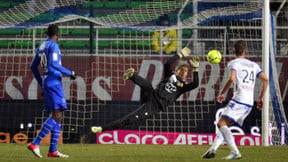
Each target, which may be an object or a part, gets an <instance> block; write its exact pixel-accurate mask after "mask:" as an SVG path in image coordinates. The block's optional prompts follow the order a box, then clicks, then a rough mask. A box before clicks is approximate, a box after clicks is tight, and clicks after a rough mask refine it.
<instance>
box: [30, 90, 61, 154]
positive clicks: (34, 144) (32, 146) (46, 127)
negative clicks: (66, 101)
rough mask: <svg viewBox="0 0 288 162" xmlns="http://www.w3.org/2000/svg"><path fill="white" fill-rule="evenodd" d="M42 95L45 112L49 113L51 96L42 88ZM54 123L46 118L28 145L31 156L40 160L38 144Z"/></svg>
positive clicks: (51, 101) (50, 118) (51, 104)
mask: <svg viewBox="0 0 288 162" xmlns="http://www.w3.org/2000/svg"><path fill="white" fill-rule="evenodd" d="M43 94H44V102H45V108H46V112H47V113H50V112H51V111H52V106H53V100H52V98H51V96H50V95H49V89H48V88H47V87H46V86H44V88H43ZM55 123H56V121H55V120H54V119H53V118H52V116H51V117H49V118H47V119H46V120H45V121H44V123H43V124H42V127H41V129H40V131H39V133H38V134H37V136H36V137H35V138H34V140H33V141H32V142H31V143H29V144H28V149H29V150H31V151H32V152H33V154H34V155H35V156H37V157H39V158H42V155H41V153H40V148H39V146H40V143H41V141H42V139H43V138H44V137H45V136H46V135H47V134H48V133H49V132H51V130H52V129H53V126H54V124H55Z"/></svg>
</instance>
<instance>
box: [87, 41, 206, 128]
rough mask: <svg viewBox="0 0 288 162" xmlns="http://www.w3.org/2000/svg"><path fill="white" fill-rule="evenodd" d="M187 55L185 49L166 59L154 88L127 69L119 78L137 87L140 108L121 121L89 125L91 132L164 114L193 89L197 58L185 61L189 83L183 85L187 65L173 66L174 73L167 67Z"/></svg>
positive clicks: (195, 85)
mask: <svg viewBox="0 0 288 162" xmlns="http://www.w3.org/2000/svg"><path fill="white" fill-rule="evenodd" d="M189 54H190V49H189V48H186V47H185V48H183V49H182V50H181V52H180V53H178V54H176V55H174V56H173V57H171V58H169V59H168V61H167V62H166V63H165V65H164V80H163V81H161V82H160V83H159V85H158V86H157V88H156V89H154V88H153V87H152V85H151V83H150V82H148V81H147V80H146V79H144V78H142V77H141V76H139V75H137V74H135V73H134V69H133V68H130V69H128V70H127V71H126V72H125V73H124V75H123V79H124V80H128V79H130V80H131V81H133V82H134V83H135V84H137V85H139V86H140V87H141V103H142V105H141V106H140V107H139V108H137V109H136V110H134V111H133V112H131V113H130V114H128V115H126V116H124V117H123V118H121V119H119V120H116V121H114V122H112V123H110V124H108V125H105V126H92V127H91V128H90V129H91V131H92V132H93V133H98V132H102V131H107V130H115V129H121V128H123V127H124V126H125V125H131V124H136V125H139V124H140V123H141V122H142V121H144V120H146V119H147V118H149V117H151V116H153V115H154V114H156V113H157V112H160V111H164V110H165V109H166V107H167V106H169V105H171V104H172V103H173V102H174V101H175V100H176V99H177V98H178V97H179V96H180V95H181V94H183V93H185V92H187V91H190V90H193V89H195V88H197V87H198V85H199V79H198V70H199V63H200V59H199V57H198V56H194V57H193V58H192V59H191V60H189V64H190V65H191V66H192V71H193V82H191V83H186V82H185V79H186V77H187V75H188V71H189V65H188V64H180V65H179V66H177V67H176V71H175V73H174V72H173V71H172V69H171V65H172V64H173V63H174V62H176V61H177V60H178V59H181V58H184V57H188V56H189Z"/></svg>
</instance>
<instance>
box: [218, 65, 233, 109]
mask: <svg viewBox="0 0 288 162" xmlns="http://www.w3.org/2000/svg"><path fill="white" fill-rule="evenodd" d="M235 79H236V71H235V70H233V69H232V70H230V74H229V78H228V79H227V81H226V83H225V85H224V87H223V89H222V91H221V93H220V95H219V96H218V97H217V101H218V102H219V103H222V101H223V99H224V98H225V93H226V92H227V90H228V89H229V88H230V87H231V86H232V84H233V83H234V81H235Z"/></svg>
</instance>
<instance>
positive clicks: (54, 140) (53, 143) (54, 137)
mask: <svg viewBox="0 0 288 162" xmlns="http://www.w3.org/2000/svg"><path fill="white" fill-rule="evenodd" d="M60 130H61V124H59V123H56V124H55V125H54V127H53V129H52V130H51V139H50V148H49V152H54V151H57V144H58V140H59V137H60V134H61V132H60Z"/></svg>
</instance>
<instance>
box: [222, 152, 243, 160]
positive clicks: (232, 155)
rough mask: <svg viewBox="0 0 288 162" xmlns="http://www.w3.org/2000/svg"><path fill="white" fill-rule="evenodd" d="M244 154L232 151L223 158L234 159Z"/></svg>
mask: <svg viewBox="0 0 288 162" xmlns="http://www.w3.org/2000/svg"><path fill="white" fill-rule="evenodd" d="M241 158H242V156H241V154H240V153H238V154H236V153H231V154H230V155H228V156H226V157H224V158H223V160H233V159H241Z"/></svg>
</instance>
